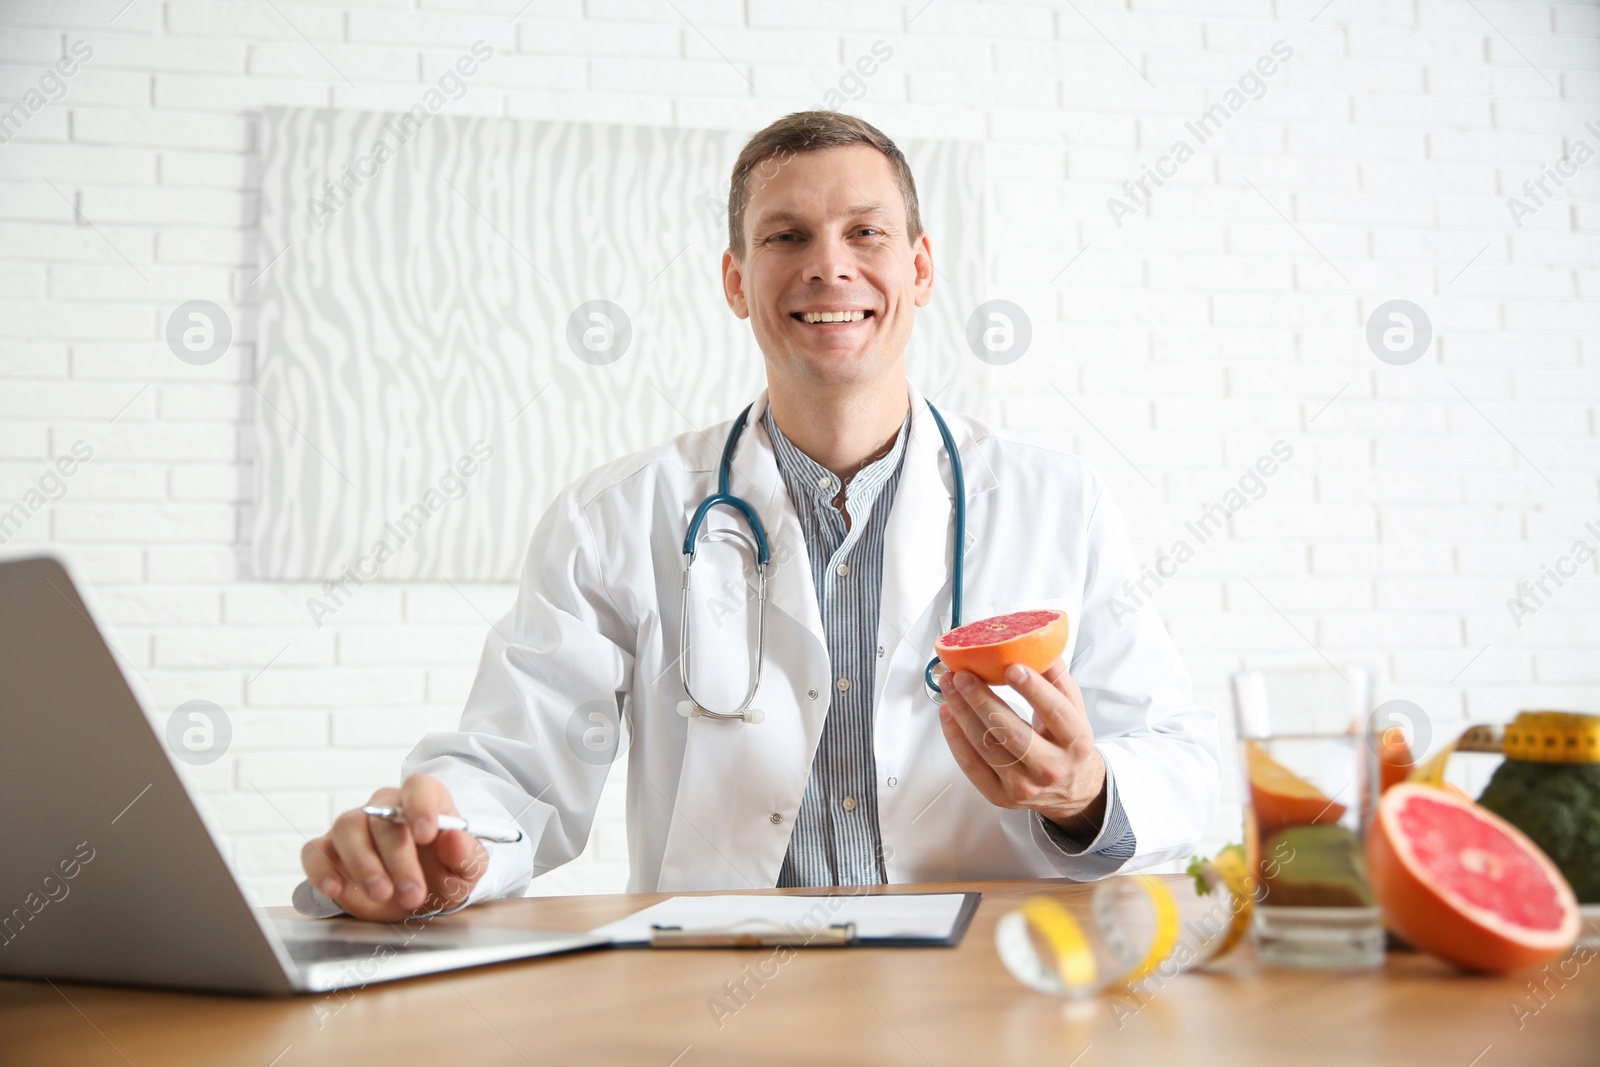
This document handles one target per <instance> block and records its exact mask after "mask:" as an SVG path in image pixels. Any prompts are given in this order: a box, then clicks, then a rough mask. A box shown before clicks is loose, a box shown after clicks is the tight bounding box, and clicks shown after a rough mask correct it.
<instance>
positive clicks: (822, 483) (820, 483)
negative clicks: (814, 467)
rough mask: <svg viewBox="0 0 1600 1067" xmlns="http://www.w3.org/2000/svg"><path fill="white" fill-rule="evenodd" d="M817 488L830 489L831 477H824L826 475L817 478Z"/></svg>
mask: <svg viewBox="0 0 1600 1067" xmlns="http://www.w3.org/2000/svg"><path fill="white" fill-rule="evenodd" d="M817 488H818V489H832V488H833V479H832V478H826V477H824V478H818V479H817Z"/></svg>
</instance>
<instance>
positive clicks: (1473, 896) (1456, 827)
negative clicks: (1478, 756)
mask: <svg viewBox="0 0 1600 1067" xmlns="http://www.w3.org/2000/svg"><path fill="white" fill-rule="evenodd" d="M1367 864H1368V867H1369V868H1370V871H1371V875H1372V888H1373V891H1374V893H1376V895H1377V898H1378V905H1379V907H1380V908H1382V909H1383V917H1384V921H1385V922H1386V923H1387V924H1388V926H1389V927H1390V929H1392V930H1393V931H1394V932H1395V933H1397V934H1399V935H1400V936H1401V937H1403V938H1405V939H1406V940H1407V941H1409V942H1410V943H1411V944H1413V945H1415V946H1416V947H1417V948H1419V949H1422V950H1423V951H1424V952H1431V953H1432V954H1433V955H1435V956H1438V957H1439V958H1440V959H1443V960H1448V961H1449V962H1451V963H1454V964H1455V965H1456V966H1458V967H1464V968H1467V969H1468V970H1474V971H1490V972H1499V971H1510V970H1515V969H1517V968H1519V967H1532V966H1536V965H1538V964H1541V963H1545V962H1547V961H1549V960H1553V959H1555V958H1556V957H1557V956H1560V955H1561V954H1562V953H1563V952H1566V951H1567V950H1568V949H1570V948H1571V947H1572V946H1573V944H1574V943H1575V942H1576V941H1577V939H1578V930H1579V925H1580V923H1579V918H1578V900H1577V897H1575V896H1574V895H1573V893H1572V887H1571V886H1569V885H1568V884H1567V880H1566V879H1565V878H1563V877H1562V875H1561V872H1560V870H1558V869H1557V868H1556V865H1555V864H1554V863H1552V862H1551V861H1550V858H1549V857H1548V856H1546V855H1545V854H1544V853H1543V852H1541V851H1540V850H1539V846H1538V845H1535V844H1534V843H1533V842H1532V841H1531V840H1529V839H1528V837H1527V835H1526V834H1524V833H1523V832H1522V831H1521V830H1518V829H1517V828H1516V827H1515V826H1512V825H1511V824H1510V823H1508V822H1506V821H1505V820H1504V819H1502V818H1500V817H1499V816H1498V815H1496V814H1494V813H1493V812H1491V811H1489V810H1488V809H1487V808H1484V807H1482V806H1480V805H1478V804H1475V803H1473V802H1472V801H1471V800H1468V799H1466V798H1465V797H1463V796H1460V795H1457V794H1455V793H1451V792H1448V791H1446V790H1443V789H1436V788H1433V787H1432V786H1425V785H1418V784H1416V783H1414V782H1401V783H1400V784H1399V785H1397V786H1394V787H1393V788H1392V789H1390V790H1389V791H1388V792H1386V793H1384V794H1383V799H1382V800H1381V801H1379V803H1378V815H1377V818H1376V819H1375V820H1374V821H1373V825H1372V831H1371V832H1370V833H1369V834H1368V836H1367Z"/></svg>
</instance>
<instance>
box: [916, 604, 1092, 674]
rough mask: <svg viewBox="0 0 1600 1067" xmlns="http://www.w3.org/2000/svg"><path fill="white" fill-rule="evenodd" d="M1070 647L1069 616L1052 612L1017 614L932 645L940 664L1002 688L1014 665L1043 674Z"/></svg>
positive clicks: (983, 621)
mask: <svg viewBox="0 0 1600 1067" xmlns="http://www.w3.org/2000/svg"><path fill="white" fill-rule="evenodd" d="M1066 647H1067V613H1066V612H1064V611H1054V610H1050V609H1040V610H1037V611H1014V612H1012V613H1011V614H1010V615H996V616H995V617H994V618H992V619H979V620H978V621H977V622H969V623H967V624H966V625H964V626H957V627H956V628H955V629H954V630H950V631H947V632H946V633H944V634H943V635H941V636H940V637H939V639H938V640H937V641H935V642H934V643H933V651H934V652H935V653H936V654H937V655H938V657H939V662H941V663H943V664H944V665H945V666H946V667H948V668H950V670H952V671H971V672H972V673H973V674H976V675H977V676H978V677H979V678H982V679H983V680H984V681H985V682H987V683H988V684H990V685H1002V684H1004V683H1005V680H1006V668H1007V667H1009V666H1011V665H1012V664H1013V663H1021V664H1022V665H1024V666H1026V667H1032V668H1033V669H1034V670H1036V671H1038V672H1039V673H1040V674H1043V673H1044V672H1045V671H1046V670H1048V669H1049V667H1050V665H1051V664H1052V663H1054V662H1055V661H1056V660H1058V659H1060V658H1061V653H1062V651H1063V650H1064V649H1065V648H1066Z"/></svg>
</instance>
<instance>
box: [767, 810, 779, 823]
mask: <svg viewBox="0 0 1600 1067" xmlns="http://www.w3.org/2000/svg"><path fill="white" fill-rule="evenodd" d="M767 818H768V819H769V820H770V821H771V823H772V825H774V826H776V825H778V824H779V823H780V822H782V821H783V816H782V815H779V814H778V813H777V812H773V813H772V814H771V815H769V816H767Z"/></svg>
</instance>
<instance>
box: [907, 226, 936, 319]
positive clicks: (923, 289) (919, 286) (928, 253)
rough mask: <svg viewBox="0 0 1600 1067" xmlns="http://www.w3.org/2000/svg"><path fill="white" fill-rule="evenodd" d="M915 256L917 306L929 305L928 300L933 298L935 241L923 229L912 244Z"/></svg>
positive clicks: (912, 251)
mask: <svg viewBox="0 0 1600 1067" xmlns="http://www.w3.org/2000/svg"><path fill="white" fill-rule="evenodd" d="M911 254H912V256H913V257H914V259H913V261H912V262H913V266H914V269H915V270H916V272H917V276H916V277H917V280H916V281H915V282H914V283H913V285H912V289H913V291H914V292H915V294H916V305H917V307H919V308H920V307H927V306H928V301H930V300H932V299H933V278H934V273H933V242H932V241H930V240H929V239H928V233H927V231H926V230H924V231H923V233H922V236H921V237H919V238H917V239H916V241H915V242H914V243H913V244H912V246H911Z"/></svg>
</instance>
